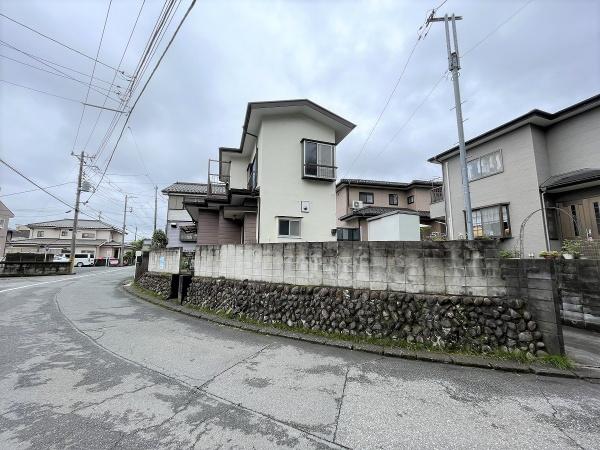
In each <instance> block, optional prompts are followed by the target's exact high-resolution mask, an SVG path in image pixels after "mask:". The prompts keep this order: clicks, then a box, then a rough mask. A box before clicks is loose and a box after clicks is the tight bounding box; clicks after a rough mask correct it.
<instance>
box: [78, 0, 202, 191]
mask: <svg viewBox="0 0 600 450" xmlns="http://www.w3.org/2000/svg"><path fill="white" fill-rule="evenodd" d="M195 4H196V0H192V2H191V4H190V6H189V7H188V9H187V11H186V12H185V14H184V16H183V17H182V18H181V20H180V22H179V24H178V25H177V28H176V29H175V32H174V33H173V36H171V39H170V40H169V43H168V44H167V46H166V47H165V49H164V50H163V52H162V54H161V55H160V58H159V60H158V61H157V63H156V65H155V66H154V69H152V72H151V73H150V76H149V77H148V78H147V79H146V82H145V83H144V86H143V87H142V90H141V91H140V93H139V95H138V96H137V98H136V99H135V102H134V103H133V105H132V106H131V109H130V111H129V114H127V117H126V119H125V123H124V124H123V128H122V129H121V132H120V134H119V137H118V138H117V141H116V142H115V145H114V147H113V150H112V152H111V154H110V157H109V158H108V161H107V163H106V167H105V168H104V171H103V173H102V176H101V177H100V181H99V182H98V185H97V186H96V187H98V186H99V185H100V183H102V180H103V179H104V175H105V174H106V171H107V170H108V167H109V166H110V163H111V161H112V159H113V157H114V155H115V152H116V150H117V147H118V146H119V142H120V141H121V138H122V137H123V132H124V131H125V127H126V126H127V123H128V122H129V119H130V118H131V114H132V113H133V111H134V109H135V107H136V106H137V104H138V102H139V100H140V98H141V97H142V95H143V94H144V92H145V91H146V88H147V87H148V85H149V84H150V81H151V80H152V77H153V76H154V74H155V73H156V70H157V69H158V67H159V66H160V64H161V62H162V61H163V59H164V57H165V55H166V54H167V52H168V51H169V48H170V47H171V45H172V44H173V41H174V40H175V37H176V36H177V34H178V33H179V30H180V29H181V27H182V26H183V23H184V22H185V20H186V19H187V17H188V15H189V14H190V12H191V11H192V8H193V7H194V5H195ZM93 195H94V193H93V192H92V194H91V195H90V196H89V197H88V201H89V199H90V198H91V197H92V196H93Z"/></svg>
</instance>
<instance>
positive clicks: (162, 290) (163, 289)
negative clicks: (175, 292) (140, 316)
mask: <svg viewBox="0 0 600 450" xmlns="http://www.w3.org/2000/svg"><path fill="white" fill-rule="evenodd" d="M137 285H138V286H140V287H141V288H144V289H146V290H148V291H152V292H154V293H155V294H156V295H158V296H159V297H161V298H163V299H167V298H169V296H170V295H171V275H165V274H160V273H152V272H146V273H144V274H143V275H142V276H141V277H140V278H139V279H138V280H137Z"/></svg>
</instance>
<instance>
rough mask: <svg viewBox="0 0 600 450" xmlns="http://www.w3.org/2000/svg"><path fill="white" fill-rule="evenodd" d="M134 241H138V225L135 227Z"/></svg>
mask: <svg viewBox="0 0 600 450" xmlns="http://www.w3.org/2000/svg"><path fill="white" fill-rule="evenodd" d="M133 240H134V241H137V225H136V226H135V233H134V234H133Z"/></svg>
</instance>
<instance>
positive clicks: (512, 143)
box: [429, 95, 600, 257]
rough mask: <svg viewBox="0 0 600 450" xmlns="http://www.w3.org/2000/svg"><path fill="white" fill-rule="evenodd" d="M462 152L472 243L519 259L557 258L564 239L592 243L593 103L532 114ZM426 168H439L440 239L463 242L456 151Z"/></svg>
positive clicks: (598, 144) (595, 180)
mask: <svg viewBox="0 0 600 450" xmlns="http://www.w3.org/2000/svg"><path fill="white" fill-rule="evenodd" d="M466 150H467V174H468V179H469V188H470V191H471V206H472V210H473V213H472V219H473V231H474V235H475V237H476V238H493V239H498V240H500V241H501V246H502V247H504V248H505V249H507V250H512V249H516V250H519V251H520V250H521V248H522V249H523V252H524V255H522V256H524V257H526V256H528V255H530V254H533V255H535V256H537V255H538V254H539V252H540V251H544V250H559V249H560V248H561V242H562V241H563V240H564V239H577V238H579V239H582V240H583V242H584V244H585V245H588V244H589V243H591V242H592V241H594V240H595V241H597V240H598V239H600V95H596V96H594V97H591V98H588V99H586V100H583V101H581V102H579V103H576V104H574V105H571V106H569V107H568V108H565V109H563V110H560V111H558V112H555V113H550V112H546V111H542V110H539V109H534V110H533V111H530V112H528V113H526V114H524V115H521V116H519V117H517V118H515V119H513V120H511V121H509V122H507V123H504V124H502V125H500V126H498V127H496V128H493V129H491V130H489V131H486V132H485V133H483V134H481V135H479V136H476V137H474V138H472V139H470V140H468V141H467V142H466ZM429 162H432V163H435V164H440V165H441V166H442V174H443V188H442V189H443V196H444V198H445V202H444V203H443V205H444V209H445V216H446V223H447V227H448V237H449V238H450V239H460V238H464V236H465V235H466V224H465V222H466V220H465V219H466V215H465V208H464V199H463V190H462V179H461V169H460V162H459V153H458V147H453V148H450V149H448V150H446V151H444V152H442V153H440V154H438V155H436V156H434V157H432V158H430V159H429ZM521 234H522V236H521ZM590 245H591V244H590Z"/></svg>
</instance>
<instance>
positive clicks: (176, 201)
mask: <svg viewBox="0 0 600 450" xmlns="http://www.w3.org/2000/svg"><path fill="white" fill-rule="evenodd" d="M169 209H183V197H182V196H181V195H172V196H169Z"/></svg>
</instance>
